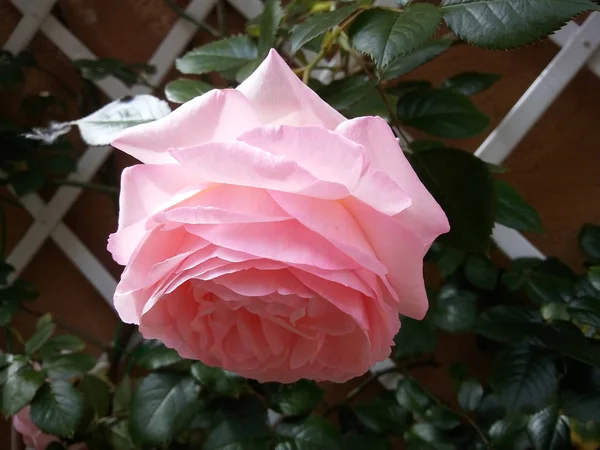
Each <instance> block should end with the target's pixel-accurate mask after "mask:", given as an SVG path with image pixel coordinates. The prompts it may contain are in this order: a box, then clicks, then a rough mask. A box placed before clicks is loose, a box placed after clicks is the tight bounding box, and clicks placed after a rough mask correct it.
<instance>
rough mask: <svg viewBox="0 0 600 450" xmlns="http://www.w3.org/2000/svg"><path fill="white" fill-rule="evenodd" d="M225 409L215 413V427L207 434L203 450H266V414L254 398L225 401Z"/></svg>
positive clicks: (267, 432)
mask: <svg viewBox="0 0 600 450" xmlns="http://www.w3.org/2000/svg"><path fill="white" fill-rule="evenodd" d="M227 400H228V402H227V409H225V410H221V411H219V412H217V414H216V415H217V419H219V420H217V421H216V422H217V423H216V426H215V427H214V428H213V429H212V430H211V431H210V433H209V434H208V436H207V437H206V440H205V441H204V445H203V446H202V449H203V450H229V449H231V450H234V449H239V450H242V449H243V450H245V449H248V450H268V449H269V448H271V447H270V443H271V429H270V428H269V426H268V425H267V412H266V410H265V407H264V405H263V404H262V403H261V402H260V400H259V399H258V398H257V397H253V396H242V397H240V398H239V399H238V400H233V399H227Z"/></svg>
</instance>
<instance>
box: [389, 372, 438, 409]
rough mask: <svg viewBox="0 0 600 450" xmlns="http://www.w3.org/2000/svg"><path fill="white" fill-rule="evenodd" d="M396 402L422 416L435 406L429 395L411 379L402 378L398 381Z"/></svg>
mask: <svg viewBox="0 0 600 450" xmlns="http://www.w3.org/2000/svg"><path fill="white" fill-rule="evenodd" d="M396 400H397V401H398V404H399V405H400V406H402V407H403V408H406V409H407V410H409V411H411V412H413V413H415V414H419V415H421V416H423V415H424V414H425V411H426V410H427V409H428V408H429V407H430V406H431V405H432V404H433V400H432V399H431V398H430V397H429V396H428V395H427V393H426V392H425V391H424V390H423V389H422V388H421V387H420V386H419V385H418V384H417V383H416V382H415V381H413V380H411V379H409V378H402V379H401V380H400V381H398V386H397V387H396Z"/></svg>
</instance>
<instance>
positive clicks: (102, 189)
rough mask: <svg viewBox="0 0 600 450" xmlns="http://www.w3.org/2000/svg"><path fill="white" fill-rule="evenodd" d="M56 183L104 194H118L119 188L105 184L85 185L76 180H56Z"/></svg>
mask: <svg viewBox="0 0 600 450" xmlns="http://www.w3.org/2000/svg"><path fill="white" fill-rule="evenodd" d="M54 183H56V184H58V185H60V186H73V187H78V188H82V189H91V190H94V191H99V192H104V193H105V194H118V193H119V188H118V187H116V186H106V185H105V184H97V183H84V182H82V181H76V180H68V179H65V180H54Z"/></svg>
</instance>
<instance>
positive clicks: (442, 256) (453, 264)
mask: <svg viewBox="0 0 600 450" xmlns="http://www.w3.org/2000/svg"><path fill="white" fill-rule="evenodd" d="M421 142H423V141H421ZM411 148H413V147H412V146H411ZM434 148H439V147H434ZM413 150H414V148H413ZM417 151H419V150H417ZM466 256H467V255H466V254H465V252H463V251H462V250H457V249H455V248H450V247H445V246H442V245H440V246H439V251H438V254H437V257H436V259H435V265H436V266H437V267H438V269H439V270H440V273H441V274H442V277H444V278H448V277H449V276H450V275H452V274H453V273H454V272H456V270H457V269H458V268H459V267H460V265H461V264H462V263H463V262H464V261H465V258H466Z"/></svg>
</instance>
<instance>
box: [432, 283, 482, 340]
mask: <svg viewBox="0 0 600 450" xmlns="http://www.w3.org/2000/svg"><path fill="white" fill-rule="evenodd" d="M476 300H477V295H476V294H475V293H473V292H471V291H465V290H459V289H456V288H455V287H454V286H444V287H443V288H442V290H441V291H440V294H439V296H438V299H437V303H436V305H435V307H434V309H433V313H432V319H433V320H434V322H435V324H436V325H437V326H438V327H439V328H441V329H443V330H446V331H450V332H452V333H456V332H460V331H467V330H469V329H471V328H472V327H473V325H474V324H475V321H476V319H477V307H476V302H475V301H476Z"/></svg>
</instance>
